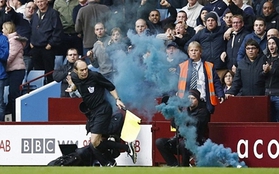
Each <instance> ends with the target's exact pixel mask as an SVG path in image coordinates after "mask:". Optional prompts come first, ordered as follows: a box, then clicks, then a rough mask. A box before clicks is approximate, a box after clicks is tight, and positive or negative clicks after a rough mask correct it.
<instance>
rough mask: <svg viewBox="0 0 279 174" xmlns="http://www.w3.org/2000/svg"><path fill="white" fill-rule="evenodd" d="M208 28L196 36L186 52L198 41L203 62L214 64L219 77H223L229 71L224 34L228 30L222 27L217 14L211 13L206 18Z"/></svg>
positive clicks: (186, 45) (185, 47) (186, 47)
mask: <svg viewBox="0 0 279 174" xmlns="http://www.w3.org/2000/svg"><path fill="white" fill-rule="evenodd" d="M205 24H206V27H205V28H204V29H202V30H200V31H199V32H198V33H197V34H196V35H194V36H193V37H192V38H191V39H190V40H189V41H188V42H187V43H186V44H185V46H184V49H185V51H186V50H188V45H189V44H190V43H191V42H192V41H197V42H199V43H200V44H201V46H202V48H203V50H202V51H203V52H202V60H203V61H208V62H211V63H213V64H214V67H215V69H216V70H217V73H218V75H219V77H221V76H222V74H223V73H224V71H226V69H227V64H226V61H225V57H226V52H225V51H226V41H225V40H224V39H223V34H224V32H225V30H226V26H225V25H221V26H220V20H219V17H218V15H217V14H216V13H215V12H209V13H208V14H207V15H206V16H205Z"/></svg>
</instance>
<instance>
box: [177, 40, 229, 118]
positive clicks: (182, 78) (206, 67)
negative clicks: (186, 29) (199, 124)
mask: <svg viewBox="0 0 279 174" xmlns="http://www.w3.org/2000/svg"><path fill="white" fill-rule="evenodd" d="M202 54H203V52H202V47H201V44H199V43H198V42H197V41H192V42H191V43H190V44H189V46H188V55H189V58H190V59H188V60H186V61H184V62H183V63H181V64H179V68H180V69H179V81H178V92H177V95H178V96H179V97H180V98H183V97H184V94H185V92H186V91H188V90H190V89H197V90H198V91H200V93H201V95H200V98H201V100H202V101H203V103H204V104H205V105H206V108H207V110H208V112H209V113H211V114H212V113H213V112H214V108H215V105H217V104H218V103H222V102H223V101H224V98H225V94H224V91H223V87H222V85H221V81H220V78H219V76H218V75H217V73H216V70H215V68H214V66H215V65H214V64H212V63H211V62H208V61H205V60H202V59H201V56H202ZM195 71H196V73H197V74H196V78H195V80H193V75H195V74H193V72H195ZM218 99H219V100H220V102H219V101H218Z"/></svg>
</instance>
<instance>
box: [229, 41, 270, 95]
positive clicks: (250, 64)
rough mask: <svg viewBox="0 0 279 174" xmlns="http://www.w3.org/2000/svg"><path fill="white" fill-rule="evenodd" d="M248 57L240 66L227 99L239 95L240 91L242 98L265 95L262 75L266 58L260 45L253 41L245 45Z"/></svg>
mask: <svg viewBox="0 0 279 174" xmlns="http://www.w3.org/2000/svg"><path fill="white" fill-rule="evenodd" d="M245 50H246V56H245V57H244V59H243V60H241V61H240V62H239V64H238V67H237V70H236V74H235V76H234V79H233V83H232V87H231V88H230V89H229V90H228V91H227V92H226V98H228V97H229V96H234V95H237V94H238V93H239V92H240V90H241V94H240V95H242V96H255V95H264V91H265V79H264V76H263V74H262V69H263V65H264V64H265V63H266V60H267V58H266V56H265V55H264V54H263V53H262V50H261V48H260V45H259V44H258V43H257V42H256V41H255V40H253V39H249V40H248V41H247V42H246V43H245Z"/></svg>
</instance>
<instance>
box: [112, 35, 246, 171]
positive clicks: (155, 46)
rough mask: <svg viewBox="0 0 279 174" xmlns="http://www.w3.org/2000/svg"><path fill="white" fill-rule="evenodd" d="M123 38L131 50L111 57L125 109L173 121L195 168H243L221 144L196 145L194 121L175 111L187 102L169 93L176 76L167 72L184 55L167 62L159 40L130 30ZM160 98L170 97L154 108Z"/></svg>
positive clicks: (184, 56) (175, 84) (185, 113)
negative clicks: (193, 160)
mask: <svg viewBox="0 0 279 174" xmlns="http://www.w3.org/2000/svg"><path fill="white" fill-rule="evenodd" d="M127 36H128V37H129V39H130V41H131V43H132V45H133V47H134V48H133V49H132V50H131V51H130V52H128V53H127V52H125V51H122V50H117V51H115V52H114V53H113V54H111V59H112V60H113V62H114V68H115V69H116V73H115V77H114V80H113V83H114V84H115V86H116V88H117V91H118V94H119V96H120V97H121V99H122V101H123V102H124V104H125V105H126V108H127V109H128V110H131V111H132V112H133V113H135V114H136V115H139V116H142V117H146V118H147V119H148V120H149V121H151V120H152V117H153V115H154V114H155V113H156V112H158V111H159V112H161V113H162V114H163V116H164V117H165V118H166V119H167V120H170V119H172V118H175V124H176V125H178V127H179V128H178V130H179V132H180V134H181V135H182V136H183V137H187V141H185V147H187V148H188V149H189V150H190V151H192V152H193V154H194V155H195V157H196V161H197V166H200V167H205V166H208V167H209V166H210V167H226V166H233V167H237V166H242V167H245V163H244V162H239V160H238V156H237V154H236V153H232V152H231V150H230V149H229V148H224V146H223V145H217V144H214V143H212V142H211V140H207V141H206V142H205V144H204V145H203V146H198V144H197V143H196V138H197V134H196V127H195V126H193V125H195V124H196V120H195V119H193V118H192V117H189V116H188V114H187V112H186V111H185V110H183V109H179V108H182V107H185V106H188V105H189V100H188V98H187V97H185V98H183V99H180V98H179V97H177V96H175V95H174V93H173V91H175V92H176V91H177V83H178V73H177V72H170V71H169V69H170V68H173V67H175V68H177V66H178V64H179V63H180V62H182V61H183V60H185V59H187V56H186V55H185V54H184V53H182V52H179V53H177V55H175V57H176V59H175V61H174V62H172V63H170V62H168V61H167V56H166V52H165V46H164V41H163V40H159V39H156V38H155V37H152V36H139V35H137V34H134V33H133V32H131V31H129V32H128V33H127ZM177 57H179V58H178V59H177ZM164 95H171V96H172V97H170V98H169V100H168V103H167V104H165V103H162V104H160V105H158V102H157V100H156V99H157V98H160V97H162V96H164ZM185 96H188V95H187V94H185ZM186 123H187V125H188V126H186Z"/></svg>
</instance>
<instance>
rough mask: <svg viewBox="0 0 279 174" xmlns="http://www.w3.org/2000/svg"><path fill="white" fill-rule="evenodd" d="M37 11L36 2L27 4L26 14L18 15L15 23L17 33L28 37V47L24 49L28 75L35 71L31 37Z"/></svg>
mask: <svg viewBox="0 0 279 174" xmlns="http://www.w3.org/2000/svg"><path fill="white" fill-rule="evenodd" d="M35 10H36V5H35V4H34V2H32V1H30V2H28V3H26V5H25V9H24V13H23V14H22V13H16V17H15V20H14V23H15V25H16V32H17V33H18V34H19V35H20V36H22V37H26V38H27V39H28V40H27V41H26V46H25V47H24V53H23V58H24V63H25V67H26V75H28V73H29V72H30V71H31V70H32V69H33V60H32V58H31V47H30V37H31V25H30V20H31V18H32V15H33V14H34V12H35Z"/></svg>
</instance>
